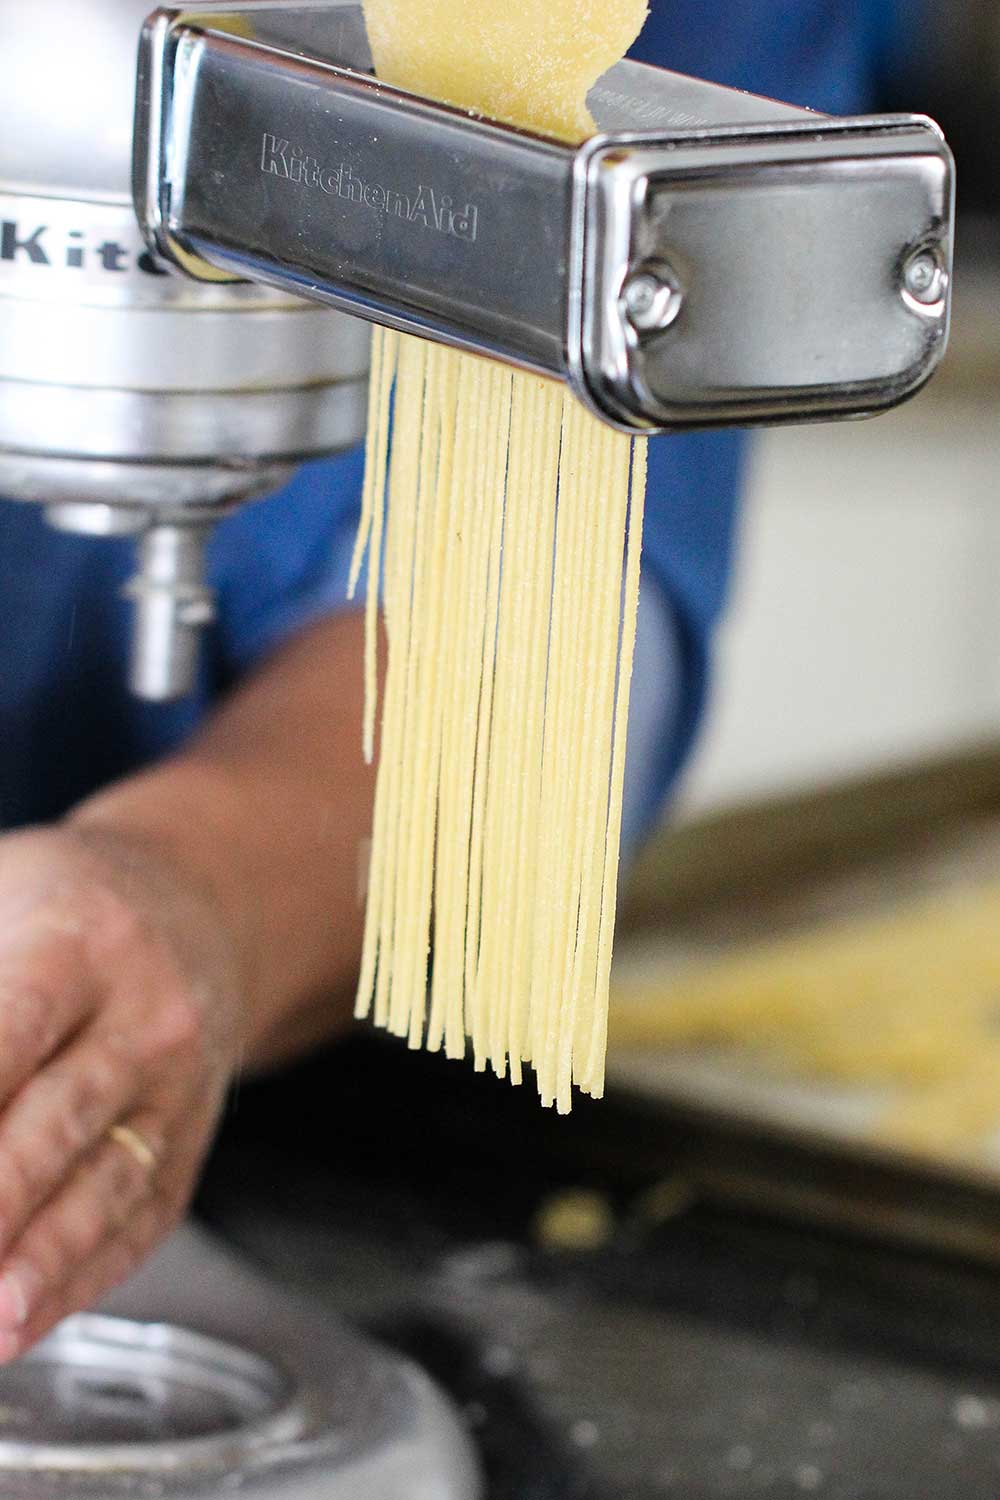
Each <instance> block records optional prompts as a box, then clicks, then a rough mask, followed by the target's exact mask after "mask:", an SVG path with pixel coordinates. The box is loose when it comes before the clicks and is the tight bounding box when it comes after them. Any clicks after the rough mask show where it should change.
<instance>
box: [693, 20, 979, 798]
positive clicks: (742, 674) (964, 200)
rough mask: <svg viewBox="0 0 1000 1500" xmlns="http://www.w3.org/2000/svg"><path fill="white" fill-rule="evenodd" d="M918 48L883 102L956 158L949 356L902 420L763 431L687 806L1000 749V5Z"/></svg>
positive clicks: (925, 28) (893, 66)
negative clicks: (920, 118) (925, 120)
mask: <svg viewBox="0 0 1000 1500" xmlns="http://www.w3.org/2000/svg"><path fill="white" fill-rule="evenodd" d="M914 14H915V16H916V10H915V11H914ZM904 42H905V45H904V47H903V48H902V49H901V51H900V54H899V55H898V56H893V57H891V58H889V59H888V60H887V67H886V74H885V78H884V80H883V85H882V98H881V99H880V100H879V101H878V106H879V107H884V108H888V109H902V110H914V111H918V112H925V113H928V114H931V115H933V116H935V118H937V119H938V120H939V121H940V122H941V124H942V125H943V126H944V128H945V130H946V131H947V133H948V136H949V139H950V141H951V144H952V146H953V148H954V150H955V153H956V157H957V160H958V166H959V183H960V195H959V202H960V229H959V262H958V269H957V276H956V296H957V314H956V320H955V329H954V335H953V341H952V345H951V349H950V351H949V354H948V357H947V360H946V363H945V366H944V368H943V370H942V372H941V374H940V375H939V376H938V377H937V379H936V381H935V382H934V383H933V384H932V386H931V387H930V389H929V390H928V391H926V392H925V393H923V394H922V395H921V396H920V397H918V398H917V400H916V401H915V402H914V403H912V404H911V405H909V406H908V407H906V408H904V409H903V410H901V411H900V412H898V413H894V414H892V415H891V416H888V417H884V418H881V419H879V420H878V421H874V422H870V423H858V424H842V425H839V426H833V427H817V428H802V429H796V430H786V431H782V432H776V433H772V434H769V435H768V436H767V437H764V438H761V439H760V440H759V442H758V445H757V452H756V458H755V462H754V466H753V477H752V484H751V489H750V494H749V497H748V502H747V505H746V509H745V512H744V521H743V538H742V546H741V549H740V553H739V567H738V572H737V577H736V581H735V587H734V593H733V599H732V605H731V609H730V613H729V617H728V621H727V623H726V626H725V628H724V631H723V634H722V638H721V642H720V650H719V657H718V678H717V685H716V692H715V700H714V704H713V708H712V711H711V714H710V717H709V721H708V725H707V729H706V732H705V734H704V737H703V740H702V745H701V750H700V753H699V754H698V756H697V757H696V759H695V762H694V764H693V766H692V768H691V770H690V772H689V774H688V776H687V779H686V782H685V784H684V787H683V789H682V793H681V803H680V809H679V810H680V811H681V813H682V814H686V815H688V816H692V815H695V814H697V813H703V812H705V811H709V810H716V809H718V808H720V807H724V806H728V805H730V804H738V803H742V802H745V801H747V800H751V799H755V798H757V797H760V796H765V795H767V796H770V795H781V794H786V793H788V792H795V791H799V790H808V789H811V788H816V787H820V786H824V785H828V784H831V783H836V782H838V781H841V780H844V779H848V778H855V777H859V776H860V777H863V776H866V775H868V774H870V773H872V774H874V773H878V772H881V771H883V770H885V769H887V768H890V767H895V766H899V765H906V764H910V763H919V762H920V761H921V760H922V759H925V758H929V757H940V756H942V755H944V756H947V755H949V754H951V753H959V752H961V751H963V750H965V749H969V748H973V747H982V746H984V745H989V744H993V743H997V744H998V745H1000V193H998V189H997V163H996V150H997V134H998V124H997V121H998V118H1000V113H998V111H1000V0H929V4H927V6H926V8H925V15H924V19H923V20H922V22H921V23H920V24H919V25H918V24H916V22H915V23H914V25H913V27H912V28H911V31H910V32H909V34H908V35H907V36H906V37H905V39H904Z"/></svg>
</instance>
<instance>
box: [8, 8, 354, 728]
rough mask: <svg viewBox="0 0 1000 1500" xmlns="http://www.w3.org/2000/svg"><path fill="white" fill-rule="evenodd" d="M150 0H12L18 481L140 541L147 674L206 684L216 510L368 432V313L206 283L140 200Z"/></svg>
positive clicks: (12, 495)
mask: <svg viewBox="0 0 1000 1500" xmlns="http://www.w3.org/2000/svg"><path fill="white" fill-rule="evenodd" d="M148 11H149V4H148V3H147V0H86V4H83V3H73V0H43V3H39V4H37V5H35V6H33V7H25V6H24V5H22V4H21V3H20V0H0V56H2V57H3V60H4V102H3V106H2V109H0V114H2V116H3V119H4V122H5V123H4V128H3V129H2V130H0V495H2V496H4V497H5V498H7V499H11V500H22V501H33V502H37V503H41V504H42V505H43V506H44V507H45V510H46V516H47V518H48V519H49V521H50V522H51V523H52V524H53V525H54V526H56V527H58V528H61V529H63V530H68V531H73V532H78V533H83V534H86V535H92V536H95V537H100V536H109V535H135V537H136V539H137V543H138V547H137V552H138V564H139V565H138V569H137V572H136V576H135V578H134V580H133V581H132V583H131V585H130V587H129V592H130V594H131V596H132V598H133V600H134V603H135V606H136V629H135V638H134V650H133V660H132V672H131V680H132V687H133V689H134V691H136V692H137V693H138V694H139V695H140V696H141V697H144V698H147V699H150V700H154V701H156V700H168V699H173V698H176V697H180V696H183V695H184V694H185V693H186V692H188V691H190V689H191V687H192V685H193V681H194V677H195V673H196V668H197V656H198V638H199V635H200V632H201V630H202V628H203V627H204V626H205V625H206V624H208V623H210V622H211V620H212V617H213V613H214V601H213V598H212V594H211V591H210V589H209V588H208V586H207V583H206V578H205V549H204V544H205V541H206V540H207V537H208V535H209V532H210V530H211V527H212V525H213V524H214V523H215V521H217V520H218V519H219V518H220V517H221V516H222V515H224V514H225V513H226V512H227V511H228V510H229V509H230V508H231V507H233V506H234V505H237V504H240V503H242V502H245V501H247V500H252V499H255V498H258V497H261V496H264V495H266V494H268V493H269V492H271V491H273V490H274V489H276V488H278V487H279V486H280V485H281V483H282V482H283V481H284V480H285V479H286V478H287V477H288V475H289V474H290V473H291V472H292V470H293V469H294V468H295V466H296V465H298V464H299V463H300V462H302V461H303V460H305V459H310V458H316V457H319V456H322V455H328V454H332V453H336V452H339V451H343V450H344V449H347V448H350V447H352V446H354V445H355V444H356V443H358V442H359V441H360V440H361V439H362V438H363V436H364V427H365V403H366V382H367V370H368V345H369V335H368V328H367V325H366V324H365V323H363V322H361V321H359V320H358V319H355V318H350V317H346V316H344V315H342V314H340V313H337V312H335V311H331V310H330V309H328V308H323V307H317V306H315V305H314V304H311V303H307V302H304V301H302V300H301V299H299V298H296V297H294V296H290V295H288V294H287V293H285V292H282V291H279V290H275V289H272V288H268V287H262V286H254V285H250V284H245V283H244V284H233V283H229V284H223V283H218V284H211V283H197V282H194V281H191V280H188V279H187V278H186V277H184V276H181V275H179V274H177V273H176V272H173V271H171V270H168V269H167V268H166V267H164V266H163V265H162V264H161V263H160V262H158V261H157V260H156V258H155V257H154V256H153V255H152V254H151V253H150V251H149V250H148V249H147V246H146V244H145V241H144V239H143V237H142V233H141V231H140V229H139V225H138V223H137V221H136V215H135V210H134V208H133V204H132V194H131V172H132V136H133V116H134V107H135V104H134V99H135V76H136V49H137V45H138V38H139V34H140V31H141V28H142V23H143V21H144V19H145V17H146V15H147V13H148Z"/></svg>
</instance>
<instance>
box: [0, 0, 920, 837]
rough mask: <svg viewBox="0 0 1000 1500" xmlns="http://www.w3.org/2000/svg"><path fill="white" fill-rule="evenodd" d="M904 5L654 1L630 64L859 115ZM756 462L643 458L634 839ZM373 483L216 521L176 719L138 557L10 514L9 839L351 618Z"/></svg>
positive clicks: (686, 689)
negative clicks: (330, 622)
mask: <svg viewBox="0 0 1000 1500" xmlns="http://www.w3.org/2000/svg"><path fill="white" fill-rule="evenodd" d="M904 3H905V4H912V3H916V0H715V3H713V4H711V5H706V4H705V0H654V4H653V14H652V16H651V17H650V21H649V23H648V25H647V27H646V30H645V32H644V33H643V36H642V38H641V40H640V43H639V45H638V46H637V47H636V49H635V55H636V56H639V57H642V58H644V59H646V60H647V61H653V62H659V63H663V64H669V66H671V67H673V68H676V69H678V70H680V71H682V72H689V73H695V74H700V75H701V76H703V77H710V78H713V79H716V80H717V81H719V82H722V83H728V84H733V85H736V86H739V87H743V88H748V89H753V90H755V91H757V92H760V93H765V94H772V95H774V96H777V97H781V98H785V99H787V100H789V101H790V102H793V103H802V104H807V105H810V106H812V107H814V108H818V109H824V110H828V111H830V112H832V113H850V112H852V111H854V110H860V109H862V108H864V106H865V105H866V103H867V101H868V99H869V96H870V92H871V86H872V82H873V77H874V69H875V67H876V65H877V60H878V58H879V56H880V52H881V51H882V49H883V48H884V47H885V45H886V43H887V37H888V35H889V32H890V29H891V25H892V23H893V21H894V19H896V18H897V14H898V9H899V6H900V5H901V4H904ZM745 449H746V442H745V438H744V436H743V435H742V434H740V433H736V432H728V433H712V434H692V435H684V436H678V437H672V438H665V439H660V440H657V441H655V442H654V443H653V444H652V445H651V455H650V482H649V501H648V510H647V523H646V541H645V551H644V588H645V594H646V598H645V602H644V606H643V616H642V629H641V639H640V645H639V652H638V657H637V672H636V713H635V716H634V729H635V737H636V746H637V750H636V758H637V759H642V760H644V762H645V769H644V771H643V773H642V774H641V775H637V776H635V777H633V778H632V783H631V784H632V793H631V797H630V808H629V813H628V817H629V832H630V834H631V835H632V836H634V835H635V834H636V833H638V831H639V829H640V827H641V826H642V825H643V824H644V823H645V822H648V821H649V820H650V819H651V818H652V816H653V815H654V813H655V810H656V808H657V806H658V805H659V803H660V801H661V800H662V797H663V795H664V793H665V792H666V790H667V788H668V787H669V785H670V783H671V781H672V780H673V778H674V776H675V774H676V772H677V770H678V768H679V767H680V765H681V764H682V762H683V760H684V758H685V756H686V755H687V753H688V750H689V748H690V745H691V742H692V738H693V736H694V733H695V730H696V727H697V724H698V721H699V718H700V715H701V713H702V709H703V705H704V701H705V693H706V686H707V682H708V667H709V660H710V652H711V639H712V631H713V627H714V625H715V622H716V620H717V618H718V615H719V612H720V610H721V608H722V605H723V602H724V598H725V591H726V582H727V579H728V576H729V569H730V560H731V553H732V546H733V536H734V523H735V517H736V509H737V498H738V494H739V489H740V482H741V476H742V471H743V463H744V458H745ZM361 472H362V463H361V457H360V455H359V454H357V453H353V454H349V455H347V456H345V457H342V458H339V459H335V460H332V461H329V462H323V463H316V464H312V465H309V466H307V467H306V468H304V469H303V470H301V471H300V473H299V474H298V475H297V476H296V478H295V479H294V480H293V481H292V483H291V484H289V485H288V486H287V488H286V489H284V490H283V491H282V492H281V493H280V494H279V495H276V496H274V497H272V498H270V499H268V500H266V501H264V502H261V503H258V504H256V505H252V506H249V507H247V508H245V509H244V510H242V511H240V512H238V513H236V514H235V515H233V516H231V517H230V518H228V519H227V520H226V521H224V522H223V523H222V525H221V526H220V527H219V529H218V532H217V533H216V536H215V538H214V540H213V543H212V547H211V581H212V583H213V586H214V587H215V588H216V589H217V591H218V595H219V600H220V621H219V625H218V628H217V629H216V630H215V631H214V633H212V634H211V635H210V637H209V640H208V643H207V650H206V653H205V664H204V670H203V674H202V681H201V684H200V688H199V691H198V693H197V694H196V695H195V697H193V698H192V699H191V700H189V701H187V702H185V703H182V704H178V705H172V706H168V707H162V706H150V705H145V704H142V703H140V702H138V701H136V700H135V699H133V698H132V697H130V696H129V694H128V691H127V688H126V661H127V656H128V642H129V631H130V607H129V606H128V605H127V604H126V603H125V601H124V600H123V599H122V597H121V589H122V586H123V584H124V583H125V581H126V579H127V578H128V577H129V576H130V573H131V571H132V569H133V554H132V546H131V544H130V543H127V542H120V541H106V540H102V541H92V540H89V539H85V538H80V537H71V536H65V535H60V534H59V533H56V532H54V531H51V530H49V529H48V527H47V526H46V525H45V523H44V520H43V517H42V514H41V511H40V508H39V507H36V506H31V505H17V504H14V503H13V502H9V501H0V643H2V644H0V825H2V826H4V827H7V828H12V827H16V826H19V825H23V824H26V823H30V822H37V821H42V820H47V819H51V818H54V817H57V816H58V815H60V814H61V813H63V812H64V811H65V810H66V809H67V808H69V807H71V806H72V805H73V804H74V803H76V802H77V801H79V800H80V799H81V798H83V797H85V796H86V795H88V794H89V793H91V792H93V791H94V790H96V789H97V788H98V787H100V786H102V785H105V784H107V783H108V782H110V781H112V780H114V779H116V778H119V777H121V776H123V775H126V774H127V773H128V772H130V771H133V770H136V769H138V768H139V767H141V766H143V765H146V764H148V763H149V762H150V761H153V760H155V759H157V758H159V757H161V756H162V755H164V754H165V753H167V752H169V751H171V750H173V749H175V748H176V747H178V746H179V745H180V744H181V743H182V742H183V741H184V740H185V738H186V737H187V736H188V735H190V733H191V732H192V730H193V729H194V728H195V726H196V725H197V724H198V722H199V720H200V719H201V718H202V717H203V716H204V715H205V713H206V712H207V711H208V710H209V708H210V706H211V705H212V704H213V703H214V702H216V701H217V700H218V698H219V696H220V695H221V694H224V693H225V692H226V691H227V689H229V688H230V687H231V686H232V685H233V684H234V683H236V682H238V681H239V679H240V678H241V677H242V676H243V675H244V674H246V673H247V672H248V671H249V670H250V669H251V668H252V667H253V665H254V663H255V662H256V661H258V660H259V659H260V658H261V657H262V656H263V655H264V654H265V653H267V652H268V651H269V650H271V649H272V648H273V647H275V646H276V645H278V644H279V643H280V642H281V641H283V640H285V639H287V638H288V637H289V636H290V635H291V634H293V633H294V632H296V631H298V630H300V629H302V628H303V627H304V626H305V625H306V624H308V623H309V622H310V621H313V620H315V619H316V618H318V617H319V616H321V615H324V614H328V613H329V612H331V611H333V610H336V609H340V608H343V607H344V594H345V577H346V558H347V554H348V550H349V545H350V540H351V535H352V531H353V526H354V522H355V518H356V515H357V509H358V495H359V490H360V483H361ZM651 705H652V708H651V707H650V706H651ZM644 708H645V709H646V710H647V712H646V713H645V715H644V713H643V710H644Z"/></svg>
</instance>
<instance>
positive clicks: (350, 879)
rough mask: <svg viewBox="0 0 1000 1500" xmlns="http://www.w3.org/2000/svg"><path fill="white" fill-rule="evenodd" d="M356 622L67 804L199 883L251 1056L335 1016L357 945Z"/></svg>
mask: <svg viewBox="0 0 1000 1500" xmlns="http://www.w3.org/2000/svg"><path fill="white" fill-rule="evenodd" d="M362 635H363V629H362V622H361V619H360V617H358V616H356V615H344V616H340V617H337V618H335V619H331V620H328V621H324V622H322V623H321V624H319V625H317V626H314V627H313V628H312V629H310V630H309V631H307V632H305V633H304V634H303V635H302V636H301V637H299V638H298V639H297V640H295V641H294V642H292V643H291V644H290V645H289V646H287V647H285V648H284V649H283V650H282V651H281V652H279V653H278V654H277V655H276V656H275V657H274V658H273V659H272V660H271V661H270V662H269V663H267V664H266V665H265V666H264V667H263V668H262V669H261V670H260V671H259V672H258V673H257V674H256V675H255V676H254V677H253V678H252V679H251V680H250V681H248V682H247V683H246V684H244V685H243V686H242V687H241V688H240V689H239V690H238V691H237V692H236V693H235V694H234V696H233V697H232V698H231V699H230V700H229V701H228V702H227V703H226V704H224V705H223V706H222V707H221V708H220V710H219V711H218V712H217V714H216V715H215V717H214V718H213V720H212V721H211V722H210V723H209V724H208V725H207V727H206V728H205V729H204V730H203V731H202V732H201V733H200V735H199V736H197V737H196V738H195V739H194V740H193V741H192V742H191V743H190V745H189V746H188V747H187V748H186V749H185V750H184V752H183V753H182V754H180V755H178V756H176V757H175V758H174V759H172V760H170V761H168V762H165V763H164V764H162V765H160V766H158V767H156V768H154V769H153V770H150V771H147V772H145V773H144V774H142V775H140V776H137V777H134V778H132V779H130V780H129V781H127V782H123V783H121V784H119V785H117V786H115V787H112V788H110V789H108V790H106V791H104V792H102V793H100V794H99V795H98V796H96V797H95V798H93V799H92V800H90V801H89V802H87V803H86V804H84V805H83V806H82V807H81V808H79V809H78V810H77V812H76V813H75V814H74V815H73V818H72V820H71V821H72V823H73V825H74V826H75V827H77V828H79V829H81V830H85V831H87V832H88V834H89V835H90V836H92V837H98V838H99V837H106V838H110V839H123V840H129V841H132V842H134V843H139V844H142V845H145V846H147V847H149V848H150V849H151V850H152V852H154V853H156V854H159V855H161V856H162V857H165V858H166V859H167V860H168V861H169V862H170V863H171V865H172V866H173V868H174V869H175V870H176V871H178V872H179V873H180V875H181V877H182V878H183V879H185V880H187V881H190V882H191V883H192V885H195V886H198V887H199V888H200V889H201V890H202V891H203V893H204V896H205V899H206V900H207V901H208V902H209V903H210V904H211V906H212V907H213V908H214V911H215V913H216V914H217V919H218V921H219V922H220V923H221V924H222V925H223V927H224V928H225V930H226V932H227V934H228V936H229V939H230V942H231V944H232V948H233V953H234V959H235V964H236V969H237V973H238V975H239V979H240V983H241V988H242V993H243V998H244V1003H245V1007H246V1049H247V1051H246V1060H247V1062H248V1064H249V1065H251V1066H263V1065H266V1064H267V1063H269V1062H272V1061H275V1060H277V1059H279V1058H280V1057H282V1056H285V1055H288V1054H289V1053H291V1052H294V1051H297V1050H299V1049H300V1048H304V1047H306V1046H308V1045H310V1044H311V1043H314V1042H316V1041H319V1040H321V1039H322V1037H323V1036H324V1035H327V1034H331V1033H333V1032H334V1031H335V1030H336V1029H337V1028H338V1027H339V1026H340V1025H342V1024H344V1022H345V1021H346V1019H347V1017H348V1015H349V1012H350V998H351V990H352V985H353V980H354V976H355V972H356V969H357V963H358V957H359V953H360V945H361V937H362V930H363V919H364V912H363V904H362V899H361V893H360V889H359V887H360V884H361V879H362V875H363V860H364V852H365V849H366V845H367V840H368V838H369V835H370V829H371V808H372V799H373V795H374V774H373V772H372V770H371V769H370V768H369V767H367V766H366V765H365V764H364V762H363V759H362V756H361V749H360V747H361V722H362V708H363V679H362Z"/></svg>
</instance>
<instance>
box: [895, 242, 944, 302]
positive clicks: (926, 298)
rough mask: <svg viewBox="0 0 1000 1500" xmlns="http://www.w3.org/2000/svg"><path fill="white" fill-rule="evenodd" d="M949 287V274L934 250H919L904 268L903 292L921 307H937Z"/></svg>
mask: <svg viewBox="0 0 1000 1500" xmlns="http://www.w3.org/2000/svg"><path fill="white" fill-rule="evenodd" d="M947 287H948V272H947V270H946V269H945V267H944V265H943V264H942V263H941V260H940V258H939V256H938V255H936V254H935V252H934V251H933V250H918V251H916V252H915V253H914V254H913V255H911V256H910V258H909V260H908V261H907V262H906V265H905V266H904V267H903V290H904V291H905V292H906V294H907V295H908V296H909V297H910V298H911V299H912V300H913V301H914V302H919V303H920V305H921V307H936V306H937V304H938V303H940V302H941V301H943V299H944V295H945V292H946V291H947Z"/></svg>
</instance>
